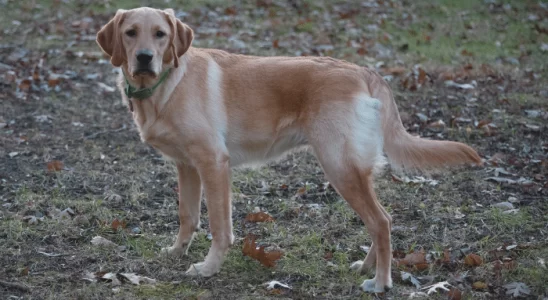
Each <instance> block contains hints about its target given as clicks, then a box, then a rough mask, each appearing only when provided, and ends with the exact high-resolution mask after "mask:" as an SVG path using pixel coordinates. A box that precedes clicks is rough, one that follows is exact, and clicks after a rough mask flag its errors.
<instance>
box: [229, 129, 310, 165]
mask: <svg viewBox="0 0 548 300" xmlns="http://www.w3.org/2000/svg"><path fill="white" fill-rule="evenodd" d="M226 145H227V148H228V153H229V156H230V166H231V167H237V166H242V165H257V164H261V163H265V162H268V161H271V160H275V159H279V158H281V157H283V155H284V154H286V153H288V152H290V151H291V150H299V149H303V148H304V147H305V146H307V145H308V143H307V140H306V137H305V136H304V135H303V134H302V133H300V132H291V133H287V134H284V135H283V136H279V137H271V138H269V139H265V138H264V136H263V137H259V136H246V137H243V136H242V137H240V138H236V139H234V140H231V139H229V137H228V138H227V143H226Z"/></svg>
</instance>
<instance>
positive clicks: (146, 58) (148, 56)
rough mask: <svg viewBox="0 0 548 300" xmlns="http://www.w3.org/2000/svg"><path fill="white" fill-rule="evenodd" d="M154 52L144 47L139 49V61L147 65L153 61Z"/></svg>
mask: <svg viewBox="0 0 548 300" xmlns="http://www.w3.org/2000/svg"><path fill="white" fill-rule="evenodd" d="M152 57H153V54H152V52H151V51H150V50H148V49H142V50H138V51H137V61H138V62H139V63H141V64H144V65H147V64H148V63H150V62H151V61H152Z"/></svg>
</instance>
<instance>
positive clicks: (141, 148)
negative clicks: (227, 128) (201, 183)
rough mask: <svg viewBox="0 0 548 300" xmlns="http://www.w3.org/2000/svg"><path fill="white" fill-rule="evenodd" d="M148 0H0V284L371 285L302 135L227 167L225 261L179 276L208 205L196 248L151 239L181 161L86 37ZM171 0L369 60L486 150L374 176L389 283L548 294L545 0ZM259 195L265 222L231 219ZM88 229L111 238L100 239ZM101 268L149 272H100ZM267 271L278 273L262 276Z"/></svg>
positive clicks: (166, 225)
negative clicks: (300, 142)
mask: <svg viewBox="0 0 548 300" xmlns="http://www.w3.org/2000/svg"><path fill="white" fill-rule="evenodd" d="M145 2H146V4H148V5H149V6H156V7H165V6H166V4H165V3H166V1H159V0H157V1H138V0H123V1H107V0H101V1H87V0H66V1H58V0H51V1H46V0H36V1H13V0H4V1H0V10H1V11H3V12H6V13H5V14H4V17H3V18H2V19H0V27H1V28H2V31H1V32H0V73H2V74H3V77H0V204H1V206H0V241H1V242H0V295H1V296H2V297H0V298H2V299H135V298H138V299H173V298H178V299H181V298H185V299H186V298H188V299H270V298H285V299H287V298H292V299H356V298H361V299H372V298H374V297H373V296H372V295H368V294H364V293H362V292H361V291H360V290H359V285H360V284H361V282H362V281H363V280H364V279H367V278H368V276H367V275H364V276H361V275H358V274H355V273H354V272H353V271H351V270H349V265H350V264H351V263H352V262H353V261H356V260H359V259H363V258H364V257H365V252H364V251H366V250H367V247H366V246H369V245H370V243H371V240H370V237H369V236H368V234H367V232H366V230H365V227H364V225H363V224H362V222H361V221H360V220H359V218H358V217H357V215H356V214H355V213H354V212H353V211H352V210H351V209H350V208H349V207H348V206H347V205H346V203H345V202H344V200H342V199H341V198H340V197H339V196H338V195H337V194H336V193H335V192H334V191H333V189H332V188H331V187H330V186H329V185H328V184H327V183H326V180H325V179H324V176H323V174H322V172H321V169H320V167H319V165H318V163H317V162H316V160H315V159H314V157H313V156H312V155H310V154H308V153H299V154H292V155H289V156H288V157H287V158H286V159H284V160H282V161H280V162H277V163H272V164H269V165H267V166H264V167H261V168H259V169H242V170H237V171H235V172H234V173H233V180H234V184H233V206H234V214H233V215H234V216H233V217H234V229H235V234H236V235H237V237H238V238H237V241H236V244H235V246H234V247H233V248H232V250H231V251H230V253H229V255H228V258H227V261H226V263H225V264H224V265H223V268H222V270H221V272H220V274H218V275H217V276H214V277H212V278H208V279H195V278H186V277H184V276H183V272H184V271H185V270H186V269H187V268H188V266H189V264H190V263H192V262H196V261H200V260H202V258H203V257H204V256H205V254H206V253H207V249H208V248H209V245H210V243H211V241H210V240H209V238H208V222H207V211H206V210H205V208H204V209H203V211H202V213H203V215H202V228H201V231H200V232H199V234H198V237H197V238H196V241H195V242H194V243H193V244H192V247H191V251H190V256H189V257H185V258H177V259H174V258H168V257H163V256H161V255H159V250H160V248H161V247H164V246H167V245H171V243H172V242H173V239H174V236H175V234H176V232H177V229H178V217H177V203H176V196H177V194H176V189H175V187H176V173H175V170H174V168H173V166H172V165H171V164H170V163H167V162H165V161H164V160H163V159H162V158H161V156H160V155H159V154H158V153H157V152H156V151H154V150H153V149H152V148H151V147H149V146H146V145H144V144H142V143H141V142H140V140H139V137H138V133H137V131H136V129H135V127H134V125H133V122H132V120H131V116H130V114H129V112H128V111H127V108H126V107H124V106H123V105H122V103H121V100H120V97H119V93H118V91H113V87H114V86H115V85H114V79H115V72H114V71H113V68H112V67H111V66H110V65H109V64H108V62H107V61H106V60H105V59H104V57H102V55H101V53H100V52H99V51H100V50H99V48H98V47H97V46H96V44H95V41H94V38H95V33H96V31H97V30H98V29H99V28H100V26H102V25H103V24H105V23H106V22H107V21H108V19H109V18H110V17H111V16H112V15H113V13H114V12H115V10H116V8H117V7H115V5H119V7H124V8H131V7H135V6H139V5H142V4H145ZM168 2H169V6H170V7H173V8H174V9H176V12H177V13H178V16H179V17H180V18H181V19H182V20H183V21H184V22H186V23H188V24H189V25H190V26H191V27H192V28H194V30H195V34H196V35H195V41H194V45H195V46H197V47H214V48H220V49H225V50H227V51H230V52H237V53H245V54H254V55H292V56H295V55H330V56H334V57H337V58H342V59H346V60H348V61H351V62H354V63H358V64H361V65H364V66H369V67H371V68H376V69H377V70H378V71H379V72H380V73H382V74H383V75H386V78H387V80H390V84H391V86H392V87H393V89H394V92H395V95H396V101H397V103H398V105H399V108H400V112H401V113H402V119H403V121H404V124H405V125H406V127H407V129H408V130H409V131H410V132H412V133H414V134H418V135H421V136H424V137H428V138H434V139H451V140H457V141H462V142H466V143H468V144H470V145H472V146H474V147H475V148H476V149H478V151H479V152H480V154H481V156H482V157H483V158H485V160H486V164H485V166H484V167H475V168H462V169H456V170H449V171H445V172H440V173H436V174H418V175H419V176H420V175H422V176H424V177H417V174H414V175H413V174H407V176H408V177H406V176H404V175H402V174H398V173H395V172H393V171H392V170H390V169H387V170H386V172H384V173H383V174H382V175H380V176H379V177H378V179H377V183H376V185H377V192H378V195H379V199H380V200H381V202H382V203H383V205H384V206H385V207H386V208H387V209H388V211H389V212H390V213H391V214H392V216H393V219H394V228H393V231H392V236H393V248H394V263H393V265H394V271H393V278H394V280H395V286H394V289H393V290H391V291H390V292H388V293H386V294H385V295H384V297H386V298H389V299H404V298H408V297H410V296H412V295H413V296H420V295H422V294H421V293H425V292H427V290H424V289H422V288H423V287H425V286H428V285H431V284H435V283H437V282H442V281H448V283H449V284H451V287H449V288H450V289H451V291H450V292H449V294H448V292H446V291H444V290H443V289H437V291H436V292H435V293H432V294H431V295H430V297H431V298H433V299H447V298H450V297H453V299H461V298H462V299H511V298H512V297H513V294H516V295H520V296H522V297H523V298H526V299H527V298H528V299H542V298H543V297H547V296H548V294H547V293H548V290H547V288H548V287H547V284H546V282H548V275H547V274H548V271H547V270H546V265H545V261H546V260H547V259H548V238H547V233H548V226H547V224H548V217H547V216H548V213H547V212H548V211H547V210H548V204H547V203H548V202H547V199H548V179H547V177H548V171H547V166H548V159H547V152H548V135H547V134H546V130H547V129H548V128H547V124H548V122H547V121H546V120H547V119H548V101H547V98H548V89H547V87H548V85H547V83H548V81H547V80H546V77H547V76H548V72H547V71H546V70H548V68H547V66H546V64H547V63H546V62H547V59H546V57H547V53H548V36H547V34H548V18H547V17H548V10H547V9H548V8H547V5H546V4H543V3H541V2H537V1H504V3H502V2H501V1H497V0H493V1H473V0H464V1H448V0H442V1H434V0H428V1H427V0H423V1H400V0H394V1H386V0H385V1H328V0H318V1H308V0H288V1H283V0H257V1H220V0H199V1H182V0H172V1H168ZM187 2H192V4H188V3H187ZM115 3H116V4H115ZM257 207H258V208H259V209H260V210H262V211H265V212H267V213H268V214H270V215H271V216H273V217H274V218H275V221H274V222H266V223H249V222H245V221H244V219H245V217H246V215H248V214H249V213H252V212H253V211H255V210H256V209H257ZM113 223H114V226H113ZM251 233H252V234H255V235H256V236H257V241H258V242H260V243H262V244H263V245H273V246H275V247H277V248H280V249H281V250H283V251H284V256H283V257H282V258H281V259H280V260H279V261H278V263H277V265H276V266H275V267H274V268H266V267H264V266H262V265H261V264H260V263H259V262H257V261H255V260H253V259H251V258H249V257H247V256H243V255H242V245H243V239H244V237H245V236H246V235H247V234H251ZM96 236H101V237H104V238H106V239H108V240H110V241H112V242H113V243H115V245H112V246H98V245H94V244H92V242H91V241H92V239H93V238H94V237H96ZM107 272H113V273H135V274H136V275H139V276H145V277H148V278H151V279H154V280H155V281H156V283H155V284H147V283H141V284H140V285H134V284H131V283H129V282H128V280H127V279H125V277H122V276H121V275H118V277H117V278H118V279H119V281H120V284H117V283H116V282H115V281H116V280H97V276H103V275H104V274H105V273H107ZM402 272H405V273H402ZM90 274H91V275H90ZM402 275H403V277H402ZM86 276H87V277H88V280H86V279H83V278H84V277H86ZM89 277H91V278H89ZM402 278H406V279H405V280H404V279H402ZM271 280H277V281H280V282H281V283H284V284H287V285H289V286H290V287H291V289H285V288H282V287H276V288H274V289H271V290H269V289H267V288H266V287H265V285H264V284H265V283H267V282H269V281H271ZM92 281H96V282H92ZM413 282H414V283H413ZM419 285H420V287H421V289H419V288H418V286H419ZM527 293H528V295H527ZM461 294H462V295H461ZM459 295H461V298H457V297H460V296H459ZM423 296H424V295H423Z"/></svg>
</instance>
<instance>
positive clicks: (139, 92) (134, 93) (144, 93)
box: [122, 68, 171, 100]
mask: <svg viewBox="0 0 548 300" xmlns="http://www.w3.org/2000/svg"><path fill="white" fill-rule="evenodd" d="M169 71H171V68H169V69H167V70H165V71H164V72H163V73H162V75H160V79H159V80H158V82H156V84H155V85H153V86H151V87H149V88H144V89H137V88H136V87H134V86H131V84H129V80H127V77H126V73H125V72H124V71H122V74H124V79H125V80H126V88H125V89H124V92H125V93H126V96H127V97H128V98H130V99H131V98H135V99H139V100H143V99H146V98H149V97H150V96H152V93H154V90H155V89H156V88H157V87H158V86H160V84H162V82H164V81H165V80H166V78H167V75H169Z"/></svg>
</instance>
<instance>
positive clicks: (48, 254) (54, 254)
mask: <svg viewBox="0 0 548 300" xmlns="http://www.w3.org/2000/svg"><path fill="white" fill-rule="evenodd" d="M36 252H38V253H40V254H43V255H45V256H49V257H59V256H67V255H69V254H63V253H47V252H42V251H36Z"/></svg>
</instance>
